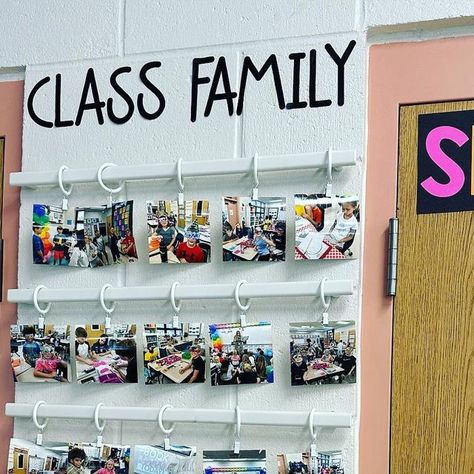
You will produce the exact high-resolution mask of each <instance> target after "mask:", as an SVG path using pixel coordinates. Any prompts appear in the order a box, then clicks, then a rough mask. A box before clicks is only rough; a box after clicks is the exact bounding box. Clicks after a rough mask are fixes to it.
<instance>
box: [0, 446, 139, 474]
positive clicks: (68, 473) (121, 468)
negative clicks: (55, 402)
mask: <svg viewBox="0 0 474 474" xmlns="http://www.w3.org/2000/svg"><path fill="white" fill-rule="evenodd" d="M129 464H130V446H120V445H112V444H103V445H102V446H100V447H99V446H97V444H95V443H69V444H67V443H45V444H43V445H42V446H39V445H37V444H35V443H32V442H31V441H27V440H24V439H18V438H12V439H11V440H10V448H9V455H8V474H128V472H129Z"/></svg>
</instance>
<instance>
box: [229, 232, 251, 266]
mask: <svg viewBox="0 0 474 474" xmlns="http://www.w3.org/2000/svg"><path fill="white" fill-rule="evenodd" d="M248 240H249V238H248V237H247V236H245V237H241V238H240V239H237V240H229V241H228V242H223V244H222V248H223V249H224V250H225V251H226V252H230V253H231V254H232V255H234V256H235V257H237V258H239V259H240V260H247V261H250V260H255V259H256V258H257V255H258V252H257V251H256V250H255V247H254V246H253V245H252V246H251V247H241V245H240V244H242V243H244V242H247V241H248Z"/></svg>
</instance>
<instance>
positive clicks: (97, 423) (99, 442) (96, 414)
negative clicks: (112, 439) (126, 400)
mask: <svg viewBox="0 0 474 474" xmlns="http://www.w3.org/2000/svg"><path fill="white" fill-rule="evenodd" d="M103 406H104V404H103V403H102V402H100V403H98V404H97V405H96V407H95V410H94V423H95V427H96V428H97V431H98V434H97V447H98V448H101V447H102V433H103V432H104V429H105V421H104V422H103V423H102V424H100V421H99V420H100V416H99V413H100V409H101V408H102V407H103Z"/></svg>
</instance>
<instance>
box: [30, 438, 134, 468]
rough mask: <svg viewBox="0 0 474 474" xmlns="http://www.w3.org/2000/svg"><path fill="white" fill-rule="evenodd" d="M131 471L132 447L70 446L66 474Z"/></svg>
mask: <svg viewBox="0 0 474 474" xmlns="http://www.w3.org/2000/svg"><path fill="white" fill-rule="evenodd" d="M129 470H130V446H121V445H116V444H102V445H101V446H97V444H96V443H70V444H69V447H68V451H67V467H66V471H65V474H128V472H129ZM38 474H41V473H38Z"/></svg>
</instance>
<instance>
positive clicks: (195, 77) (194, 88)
mask: <svg viewBox="0 0 474 474" xmlns="http://www.w3.org/2000/svg"><path fill="white" fill-rule="evenodd" d="M214 59H215V57H214V56H206V57H204V58H194V59H193V72H192V76H191V122H195V121H196V115H197V98H198V86H199V84H207V83H208V82H211V79H210V78H209V77H199V66H200V65H201V64H209V63H213V62H214Z"/></svg>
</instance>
